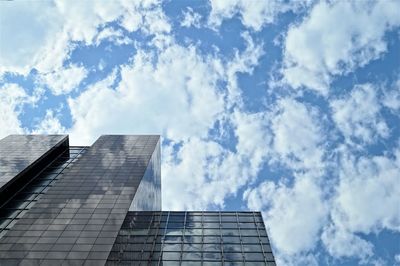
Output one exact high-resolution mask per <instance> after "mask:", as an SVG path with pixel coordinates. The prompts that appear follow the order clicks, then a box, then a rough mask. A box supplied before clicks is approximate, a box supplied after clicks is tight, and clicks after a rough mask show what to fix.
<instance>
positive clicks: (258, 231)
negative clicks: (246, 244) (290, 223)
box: [253, 212, 268, 265]
mask: <svg viewBox="0 0 400 266" xmlns="http://www.w3.org/2000/svg"><path fill="white" fill-rule="evenodd" d="M260 214H261V213H260ZM253 220H254V225H255V226H256V230H257V235H258V242H260V245H261V251H262V253H263V256H264V262H265V265H267V264H268V262H267V256H266V254H265V251H264V245H263V242H262V240H261V235H260V230H258V225H257V220H256V213H255V212H253ZM263 223H264V222H263ZM264 226H265V225H264Z"/></svg>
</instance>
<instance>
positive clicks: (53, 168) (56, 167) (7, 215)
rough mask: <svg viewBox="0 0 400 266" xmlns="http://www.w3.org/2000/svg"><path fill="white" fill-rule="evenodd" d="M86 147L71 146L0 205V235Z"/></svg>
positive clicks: (59, 176)
mask: <svg viewBox="0 0 400 266" xmlns="http://www.w3.org/2000/svg"><path fill="white" fill-rule="evenodd" d="M86 149H87V148H86V147H69V149H68V150H65V151H64V152H62V153H61V154H60V155H59V156H58V157H56V158H55V159H54V160H53V161H49V164H48V165H47V166H46V167H45V168H44V169H43V170H42V171H41V172H39V173H38V174H37V175H36V176H34V177H32V178H31V179H29V180H28V182H26V183H25V184H24V185H23V186H21V187H20V188H19V190H18V191H16V192H15V194H14V195H13V196H12V197H10V198H9V199H8V200H7V201H6V202H4V203H3V204H1V205H0V237H1V236H3V235H4V234H5V233H6V232H7V231H8V230H10V229H11V228H12V226H13V225H14V224H15V223H16V222H17V221H18V220H19V219H20V218H21V217H22V216H23V215H24V214H25V213H26V212H27V211H28V210H29V209H30V208H32V206H33V205H34V204H35V203H36V202H37V201H38V200H39V199H40V197H41V195H43V194H45V193H46V191H47V190H48V189H49V188H50V187H52V186H54V185H55V182H56V181H57V180H59V179H61V178H62V175H63V173H64V171H66V169H68V168H71V167H72V165H73V164H74V163H75V162H76V160H78V159H79V157H81V156H82V154H83V153H84V152H85V151H86Z"/></svg>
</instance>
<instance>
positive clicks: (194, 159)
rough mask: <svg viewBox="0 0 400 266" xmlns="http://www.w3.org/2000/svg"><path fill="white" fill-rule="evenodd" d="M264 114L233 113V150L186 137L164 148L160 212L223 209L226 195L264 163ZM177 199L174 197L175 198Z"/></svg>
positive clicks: (239, 185)
mask: <svg viewBox="0 0 400 266" xmlns="http://www.w3.org/2000/svg"><path fill="white" fill-rule="evenodd" d="M266 121H267V120H266V119H265V115H264V114H262V113H258V114H246V113H241V112H238V111H235V113H234V117H233V121H231V123H232V125H233V126H234V133H235V135H236V136H237V138H238V142H237V145H235V151H231V150H229V149H227V148H224V147H222V146H221V145H219V144H217V143H216V142H214V141H211V140H200V139H198V138H190V139H189V140H188V141H184V142H183V143H181V145H182V147H181V148H179V149H177V151H174V149H173V148H172V147H173V145H174V143H172V144H171V145H169V146H167V147H165V148H164V153H163V159H164V160H165V161H164V162H163V168H162V172H163V177H162V178H163V184H168V187H166V188H164V189H163V193H164V194H163V199H164V200H163V209H172V210H187V209H189V210H196V209H197V210H204V209H207V208H223V207H224V204H225V199H226V197H228V196H231V195H236V193H237V191H238V190H239V189H240V188H242V187H243V186H245V185H246V184H248V183H250V182H252V181H253V180H254V178H255V177H256V176H257V174H258V173H259V171H260V169H261V166H262V165H263V163H265V160H266V154H267V152H268V139H269V138H268V135H267V131H266V130H265V123H266ZM178 194H179V197H178V198H177V197H176V196H175V195H178Z"/></svg>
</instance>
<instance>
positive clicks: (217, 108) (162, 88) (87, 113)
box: [69, 45, 224, 142]
mask: <svg viewBox="0 0 400 266" xmlns="http://www.w3.org/2000/svg"><path fill="white" fill-rule="evenodd" d="M152 56H153V55H152V54H151V53H146V52H144V51H139V52H138V53H137V54H136V56H135V57H134V59H133V61H132V64H130V65H125V66H122V67H121V71H120V74H121V82H119V83H118V84H117V86H116V88H115V89H114V88H112V86H111V85H113V78H111V77H110V78H108V79H107V80H109V81H107V82H105V81H101V82H99V83H98V84H93V85H91V86H90V87H89V88H88V89H87V90H86V91H85V92H83V93H82V94H81V95H80V96H79V97H77V98H75V99H72V98H71V99H70V100H69V106H70V109H71V113H72V117H73V120H74V127H73V128H72V132H71V134H72V135H73V136H74V137H76V138H75V139H76V140H77V141H83V142H85V141H84V140H87V139H93V138H94V137H96V136H97V135H98V134H100V133H101V132H110V131H112V132H119V131H121V130H122V131H123V132H128V131H130V130H134V131H135V132H137V133H149V132H158V133H161V134H163V136H165V137H167V138H171V139H178V140H179V139H186V138H188V137H190V136H199V137H202V136H203V137H204V136H206V134H207V131H208V129H209V128H211V127H213V124H214V121H215V118H216V116H218V114H219V113H221V112H222V111H223V110H224V106H223V100H222V97H223V94H222V93H221V92H220V91H218V89H217V81H218V79H219V76H220V74H219V73H218V71H215V69H214V67H213V62H212V61H209V60H207V59H203V58H202V57H200V56H199V55H198V54H197V53H196V49H195V48H194V47H189V48H183V47H181V46H178V45H174V46H171V47H169V48H167V49H166V50H164V51H162V52H161V53H160V54H158V59H157V63H156V64H155V65H153V64H152V61H151V60H152V59H151V58H150V57H152ZM172 73H174V77H173V78H171V74H172ZM89 103H90V104H89Z"/></svg>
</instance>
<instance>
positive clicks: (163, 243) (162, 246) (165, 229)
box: [158, 211, 171, 266]
mask: <svg viewBox="0 0 400 266" xmlns="http://www.w3.org/2000/svg"><path fill="white" fill-rule="evenodd" d="M170 213H171V212H170V211H169V212H168V214H167V220H166V221H165V228H164V232H163V236H162V238H161V250H160V258H159V259H158V265H159V266H162V256H163V254H164V245H165V235H166V233H167V228H168V223H169V214H170Z"/></svg>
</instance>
